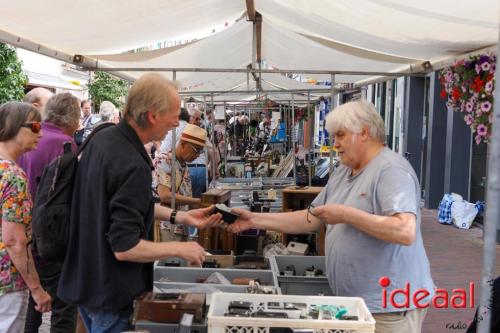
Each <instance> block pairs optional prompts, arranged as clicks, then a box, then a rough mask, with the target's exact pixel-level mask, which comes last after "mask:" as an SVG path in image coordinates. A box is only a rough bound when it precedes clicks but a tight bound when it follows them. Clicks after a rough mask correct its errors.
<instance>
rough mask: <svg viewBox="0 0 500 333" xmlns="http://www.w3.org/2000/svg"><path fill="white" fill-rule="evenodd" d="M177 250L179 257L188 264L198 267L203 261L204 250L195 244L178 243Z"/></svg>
mask: <svg viewBox="0 0 500 333" xmlns="http://www.w3.org/2000/svg"><path fill="white" fill-rule="evenodd" d="M177 250H178V251H179V257H181V258H184V259H186V261H187V262H188V263H189V264H192V265H196V266H198V265H201V264H202V263H203V261H205V253H206V252H205V249H203V247H201V246H200V244H198V243H197V242H179V244H178V245H177Z"/></svg>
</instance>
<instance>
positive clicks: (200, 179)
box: [189, 166, 207, 236]
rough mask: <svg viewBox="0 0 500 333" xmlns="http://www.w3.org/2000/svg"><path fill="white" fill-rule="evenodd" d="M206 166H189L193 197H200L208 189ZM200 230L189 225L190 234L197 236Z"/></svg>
mask: <svg viewBox="0 0 500 333" xmlns="http://www.w3.org/2000/svg"><path fill="white" fill-rule="evenodd" d="M206 170H207V168H206V167H202V166H196V167H189V175H190V177H191V186H192V188H193V198H200V199H201V194H202V193H205V192H206V190H207V183H206V179H207V174H206ZM197 235H198V230H197V229H196V228H195V227H189V236H197Z"/></svg>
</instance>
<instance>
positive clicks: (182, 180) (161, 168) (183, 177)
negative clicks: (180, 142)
mask: <svg viewBox="0 0 500 333" xmlns="http://www.w3.org/2000/svg"><path fill="white" fill-rule="evenodd" d="M153 164H154V166H155V170H154V174H153V182H154V186H155V187H157V186H158V185H160V184H161V185H164V186H166V187H168V188H170V189H171V188H172V164H173V156H172V151H169V152H168V153H165V152H160V153H159V154H157V156H156V158H155V160H154V162H153ZM175 192H176V193H177V194H181V195H184V196H186V197H192V196H193V194H192V193H193V192H192V186H191V177H190V176H189V169H188V168H187V166H186V165H182V164H181V163H180V162H179V160H176V161H175ZM179 208H180V209H183V210H188V209H189V206H187V205H185V206H182V207H179Z"/></svg>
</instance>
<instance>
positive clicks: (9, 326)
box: [0, 102, 51, 332]
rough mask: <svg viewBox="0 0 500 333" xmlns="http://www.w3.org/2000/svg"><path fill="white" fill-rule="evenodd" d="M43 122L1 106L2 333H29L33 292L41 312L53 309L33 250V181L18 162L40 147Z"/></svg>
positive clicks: (16, 107)
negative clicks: (26, 329) (27, 323)
mask: <svg viewBox="0 0 500 333" xmlns="http://www.w3.org/2000/svg"><path fill="white" fill-rule="evenodd" d="M40 121H41V116H40V113H39V112H38V111H37V110H36V109H35V108H34V107H33V106H31V105H30V104H26V103H20V102H8V103H5V104H3V105H1V106H0V214H1V220H0V223H1V228H0V332H23V331H24V323H25V319H26V310H27V305H28V289H29V290H30V291H31V293H32V295H33V298H34V299H35V302H36V304H37V306H36V309H37V310H38V311H40V312H47V311H50V307H51V299H50V296H49V294H48V293H47V292H46V291H45V290H44V289H43V288H42V286H41V284H40V279H39V277H38V274H37V272H36V269H35V265H34V263H33V257H32V255H31V251H30V250H29V247H28V240H29V238H30V235H29V231H30V224H31V208H32V201H31V195H30V193H29V190H28V181H27V178H26V174H25V173H24V171H23V170H22V169H21V167H19V166H18V165H17V163H16V162H15V161H16V160H17V159H18V158H19V156H20V155H21V154H22V153H25V152H27V151H30V150H33V149H35V148H36V147H37V145H38V141H39V140H40V138H41V136H42V132H41V124H40Z"/></svg>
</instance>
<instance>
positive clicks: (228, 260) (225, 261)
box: [154, 255, 234, 269]
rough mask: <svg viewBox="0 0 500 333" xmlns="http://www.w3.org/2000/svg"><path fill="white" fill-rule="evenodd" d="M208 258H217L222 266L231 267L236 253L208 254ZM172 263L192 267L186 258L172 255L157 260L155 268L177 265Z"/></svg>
mask: <svg viewBox="0 0 500 333" xmlns="http://www.w3.org/2000/svg"><path fill="white" fill-rule="evenodd" d="M206 260H216V261H217V263H218V264H219V265H220V266H221V267H220V268H230V267H232V266H233V265H234V255H207V256H206ZM172 263H175V264H178V267H190V266H189V265H188V262H187V261H186V259H184V258H181V257H172V258H168V259H163V260H157V261H155V263H154V268H155V269H156V268H157V267H176V266H175V265H172ZM196 267H198V266H196Z"/></svg>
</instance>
